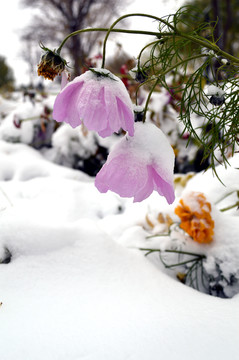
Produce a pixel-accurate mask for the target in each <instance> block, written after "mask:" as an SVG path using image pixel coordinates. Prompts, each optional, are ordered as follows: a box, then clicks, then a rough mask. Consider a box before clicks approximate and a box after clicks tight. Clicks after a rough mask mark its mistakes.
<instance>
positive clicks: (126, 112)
mask: <svg viewBox="0 0 239 360" xmlns="http://www.w3.org/2000/svg"><path fill="white" fill-rule="evenodd" d="M116 101H117V106H118V113H119V118H120V121H121V127H122V129H123V130H125V131H128V133H129V135H130V136H134V115H133V110H131V109H129V107H128V106H126V105H125V103H124V102H123V101H122V100H121V99H120V98H119V97H116Z"/></svg>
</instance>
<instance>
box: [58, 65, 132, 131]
mask: <svg viewBox="0 0 239 360" xmlns="http://www.w3.org/2000/svg"><path fill="white" fill-rule="evenodd" d="M53 118H54V119H55V120H56V121H58V122H63V121H64V122H66V123H69V124H70V125H71V126H72V127H73V128H75V127H76V126H78V125H80V124H81V123H84V125H85V126H86V128H87V129H88V130H94V131H97V132H98V133H99V135H100V136H102V137H106V136H109V135H111V134H112V133H114V132H118V131H119V130H120V129H121V128H122V129H123V130H125V131H128V133H129V135H130V136H133V135H134V114H133V110H132V103H131V100H130V96H129V94H128V92H127V90H126V88H125V86H124V84H123V83H122V81H121V80H120V79H119V78H117V77H116V76H115V75H113V74H112V73H111V72H110V71H109V70H105V69H90V70H88V71H86V72H85V73H84V74H82V75H80V76H78V77H76V78H75V79H74V80H73V81H71V82H70V83H68V84H67V85H66V86H65V87H64V89H62V91H61V92H60V93H59V94H58V95H57V97H56V101H55V104H54V108H53Z"/></svg>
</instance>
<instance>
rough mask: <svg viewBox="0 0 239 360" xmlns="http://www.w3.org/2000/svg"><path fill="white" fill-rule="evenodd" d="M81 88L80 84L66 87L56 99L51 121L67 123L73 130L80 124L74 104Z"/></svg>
mask: <svg viewBox="0 0 239 360" xmlns="http://www.w3.org/2000/svg"><path fill="white" fill-rule="evenodd" d="M82 87H83V83H82V82H78V83H74V84H73V83H72V84H70V85H67V86H66V87H65V88H64V89H63V90H62V91H61V92H60V93H59V94H58V96H57V97H56V100H55V103H54V108H53V119H54V120H56V121H58V122H62V121H65V122H67V123H69V124H70V125H71V126H72V127H73V128H75V127H76V126H78V125H80V124H81V120H80V118H79V115H78V113H77V109H76V106H75V104H76V103H77V100H78V98H79V95H80V91H81V89H82Z"/></svg>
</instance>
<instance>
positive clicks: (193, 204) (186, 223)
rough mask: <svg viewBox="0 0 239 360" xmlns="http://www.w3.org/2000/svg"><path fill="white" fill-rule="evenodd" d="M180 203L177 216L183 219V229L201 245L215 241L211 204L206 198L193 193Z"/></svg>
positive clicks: (176, 212)
mask: <svg viewBox="0 0 239 360" xmlns="http://www.w3.org/2000/svg"><path fill="white" fill-rule="evenodd" d="M185 202H186V203H187V204H185ZM179 203H180V204H179V205H178V206H177V207H176V208H175V214H176V215H178V216H179V217H180V219H181V224H180V227H181V229H183V230H184V231H185V232H186V233H188V234H189V235H190V236H191V237H192V238H193V240H195V241H197V242H199V243H201V244H208V243H210V242H211V241H212V240H213V234H214V232H213V229H214V221H213V220H212V217H211V204H210V203H209V202H207V201H206V198H205V196H204V195H203V194H202V193H199V192H192V193H191V194H190V195H189V196H187V198H186V200H185V199H184V200H183V199H180V201H179Z"/></svg>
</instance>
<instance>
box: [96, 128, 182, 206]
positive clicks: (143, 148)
mask: <svg viewBox="0 0 239 360" xmlns="http://www.w3.org/2000/svg"><path fill="white" fill-rule="evenodd" d="M173 168H174V152H173V149H172V147H171V145H170V144H169V142H168V140H167V138H166V136H165V135H164V134H163V132H162V131H161V130H160V129H159V128H157V127H156V126H155V125H153V124H151V123H146V124H143V123H136V124H135V135H134V137H132V138H129V137H127V136H125V137H124V138H123V139H121V140H120V141H119V142H118V143H117V144H116V146H115V147H114V148H113V150H112V151H111V153H110V154H109V156H108V158H107V161H106V163H105V164H104V166H103V167H102V169H101V170H100V171H99V173H98V174H97V176H96V179H95V186H96V187H97V189H98V190H99V191H100V192H103V193H105V192H107V191H108V190H111V191H113V192H116V193H117V194H119V195H120V196H122V197H134V202H136V201H142V200H144V199H146V198H147V197H148V196H149V195H150V194H151V193H152V192H153V190H156V191H157V192H158V193H159V194H160V195H162V196H164V197H165V198H166V200H167V202H168V203H169V204H171V203H173V201H174V199H175V195H174V188H173Z"/></svg>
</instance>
